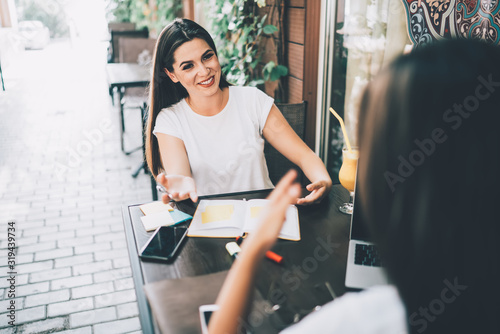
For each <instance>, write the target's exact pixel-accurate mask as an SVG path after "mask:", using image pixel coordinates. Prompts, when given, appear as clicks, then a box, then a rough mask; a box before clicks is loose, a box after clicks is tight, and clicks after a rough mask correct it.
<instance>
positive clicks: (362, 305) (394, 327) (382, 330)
mask: <svg viewBox="0 0 500 334" xmlns="http://www.w3.org/2000/svg"><path fill="white" fill-rule="evenodd" d="M281 333H283V334H299V333H300V334H303V333H315V334H319V333H332V334H333V333H335V334H337V333H341V334H407V333H408V330H407V325H406V311H405V307H404V305H403V302H402V301H401V298H400V297H399V294H398V291H397V289H396V288H395V287H394V286H392V285H381V286H375V287H372V288H369V289H367V290H364V291H361V292H359V293H346V294H345V295H344V296H342V297H339V298H338V299H335V300H334V301H332V302H330V303H328V304H326V305H324V306H323V307H322V308H321V309H320V310H318V311H316V312H313V313H311V314H309V315H308V316H307V317H305V318H304V319H302V320H301V321H299V322H298V323H297V324H295V325H293V326H290V327H288V328H286V329H285V330H284V331H282V332H281Z"/></svg>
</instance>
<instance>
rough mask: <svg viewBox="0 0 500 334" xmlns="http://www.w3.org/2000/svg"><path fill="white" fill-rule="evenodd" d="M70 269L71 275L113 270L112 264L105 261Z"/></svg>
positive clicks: (109, 261)
mask: <svg viewBox="0 0 500 334" xmlns="http://www.w3.org/2000/svg"><path fill="white" fill-rule="evenodd" d="M72 268H73V275H84V274H92V273H98V272H103V271H107V270H110V269H113V262H111V260H105V261H99V262H92V263H86V264H79V265H76V266H73V267H72ZM94 281H95V279H94ZM95 282H97V281H95Z"/></svg>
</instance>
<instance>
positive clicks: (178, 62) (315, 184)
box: [146, 19, 332, 204]
mask: <svg viewBox="0 0 500 334" xmlns="http://www.w3.org/2000/svg"><path fill="white" fill-rule="evenodd" d="M150 96H151V101H150V113H149V119H148V127H147V130H146V136H147V138H146V159H147V162H148V166H149V168H150V170H151V171H152V173H153V175H155V176H157V181H158V182H159V183H161V184H162V185H163V186H164V187H165V188H166V189H167V191H168V195H164V198H163V199H164V201H167V200H169V199H170V198H172V199H174V200H184V199H187V198H191V200H193V201H196V200H197V198H198V195H212V194H220V193H230V192H239V191H248V190H257V189H269V188H272V187H273V184H272V183H271V181H270V179H269V174H268V171H267V165H266V161H265V158H264V139H266V140H267V141H269V143H270V144H271V145H272V146H274V147H275V148H276V149H277V150H278V151H279V152H281V153H282V154H283V155H284V156H285V157H287V158H288V159H289V160H290V161H292V162H293V163H294V164H296V165H297V166H299V167H300V168H301V170H302V171H303V172H304V174H305V175H306V177H307V178H308V179H309V180H310V181H311V184H309V185H308V186H307V190H308V191H310V194H308V195H307V196H305V197H304V198H299V199H298V200H297V204H310V203H314V202H317V201H319V200H321V198H323V197H324V196H325V195H326V194H327V193H328V191H329V190H330V188H331V185H332V181H331V179H330V176H329V175H328V172H327V170H326V168H325V166H324V165H323V163H322V161H321V160H320V159H319V158H318V157H317V156H316V155H315V154H314V152H313V151H311V149H309V147H308V146H307V145H306V144H305V143H304V142H303V141H302V140H301V139H300V138H299V137H298V136H297V134H296V133H295V132H294V131H293V129H292V128H291V127H290V125H289V124H288V123H287V122H286V120H285V118H284V117H283V115H282V114H281V112H280V111H279V110H278V108H277V107H276V106H275V105H274V103H273V99H272V98H271V97H269V96H267V95H266V94H264V93H263V92H261V91H259V90H258V89H256V88H254V87H236V86H230V84H229V83H228V82H227V81H226V80H225V78H224V76H223V75H222V71H221V66H220V64H219V60H218V58H217V51H216V48H215V45H214V42H213V40H212V38H211V37H210V34H209V33H208V32H207V31H206V30H205V29H203V28H202V27H201V26H200V25H198V24H197V23H195V22H193V21H190V20H187V19H176V20H175V21H174V22H172V23H171V24H170V25H168V26H167V27H165V29H163V31H162V32H161V33H160V36H159V37H158V42H157V45H156V50H155V57H154V68H153V77H152V80H151V89H150ZM169 197H170V198H169Z"/></svg>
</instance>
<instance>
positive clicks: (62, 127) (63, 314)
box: [0, 40, 151, 334]
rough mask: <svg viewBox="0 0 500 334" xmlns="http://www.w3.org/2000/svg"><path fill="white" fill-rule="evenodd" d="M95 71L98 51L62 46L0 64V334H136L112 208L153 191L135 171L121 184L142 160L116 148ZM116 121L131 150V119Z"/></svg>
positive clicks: (80, 44) (101, 47)
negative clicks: (11, 246)
mask: <svg viewBox="0 0 500 334" xmlns="http://www.w3.org/2000/svg"><path fill="white" fill-rule="evenodd" d="M105 64H106V44H105V43H103V42H84V41H76V42H73V43H70V41H69V40H61V41H53V42H52V43H51V44H50V45H49V46H48V47H47V48H46V49H44V50H31V51H24V52H19V53H18V54H16V57H15V58H14V59H10V60H9V62H8V63H7V64H5V66H3V65H4V63H3V62H2V66H3V68H2V69H3V71H4V79H5V86H6V91H5V92H3V91H1V90H0V203H1V205H0V240H1V241H0V266H1V270H0V276H2V277H1V278H0V300H1V301H0V333H53V332H63V333H74V334H76V333H106V334H109V333H140V332H141V331H140V323H139V319H138V311H137V304H136V302H135V300H136V296H135V292H134V286H133V281H132V277H131V270H130V264H129V260H128V250H127V246H126V243H125V235H124V230H123V223H122V216H121V208H122V206H123V205H124V204H136V203H144V202H148V201H151V190H150V184H149V178H148V177H147V176H146V175H145V174H144V173H141V174H140V175H139V176H138V177H137V178H135V179H134V178H132V177H131V173H132V172H133V170H135V168H136V167H137V165H138V164H139V163H140V161H141V159H142V156H141V155H142V153H141V152H140V151H137V152H135V153H133V154H131V155H129V156H126V155H124V154H123V153H122V152H121V150H120V142H119V128H118V124H119V122H118V111H117V107H116V105H115V106H112V105H111V99H110V96H109V95H108V90H107V83H106V76H105ZM0 88H1V87H0ZM126 117H127V120H126V124H127V126H128V128H127V129H128V130H129V131H130V132H129V135H128V137H127V145H128V146H129V147H134V146H137V145H139V144H140V121H139V120H140V118H139V116H138V111H137V110H129V111H128V112H127V115H126ZM9 222H14V224H10V225H11V226H9ZM8 227H11V228H12V227H13V228H14V230H10V232H11V233H12V235H11V236H12V237H14V238H13V239H11V241H12V242H14V243H15V246H16V247H17V248H16V252H15V256H14V258H15V259H14V260H15V266H14V270H11V268H9V267H8V266H7V265H8V260H9V259H8V257H9V254H8V252H9V250H8V240H7V238H8V236H9V235H8ZM11 255H12V254H11ZM11 271H13V272H15V274H13V275H10V274H7V272H11ZM11 276H14V278H15V287H11V282H12V280H11V281H9V280H8V279H9V277H11ZM12 289H13V290H14V293H15V298H11V297H9V295H10V293H11V291H12ZM12 301H14V305H15V312H14V313H15V326H10V325H9V321H11V318H9V317H8V315H9V314H12V312H9V311H8V309H7V308H8V307H10V306H11V305H12Z"/></svg>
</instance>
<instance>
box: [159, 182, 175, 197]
mask: <svg viewBox="0 0 500 334" xmlns="http://www.w3.org/2000/svg"><path fill="white" fill-rule="evenodd" d="M156 190H158V191H159V192H161V193H164V194H167V196H168V197H170V200H173V199H172V195H170V193H169V192H168V191H167V189H165V187H164V186H162V185H161V184H158V183H157V184H156Z"/></svg>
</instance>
